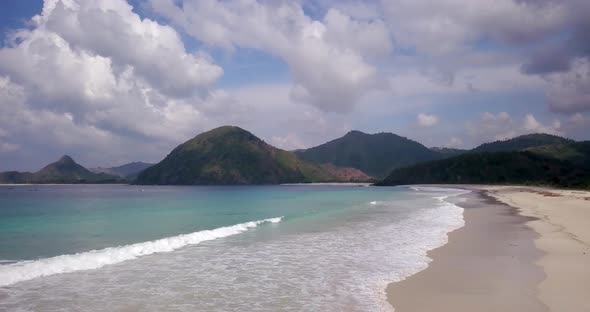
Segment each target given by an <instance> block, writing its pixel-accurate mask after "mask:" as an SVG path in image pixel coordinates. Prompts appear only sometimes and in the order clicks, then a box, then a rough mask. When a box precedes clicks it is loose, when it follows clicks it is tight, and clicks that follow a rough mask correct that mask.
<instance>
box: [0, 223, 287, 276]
mask: <svg viewBox="0 0 590 312" xmlns="http://www.w3.org/2000/svg"><path fill="white" fill-rule="evenodd" d="M282 218H283V217H277V218H269V219H264V220H258V221H250V222H245V223H240V224H235V225H231V226H225V227H220V228H216V229H212V230H204V231H199V232H193V233H189V234H181V235H177V236H172V237H167V238H162V239H158V240H153V241H148V242H142V243H136V244H131V245H125V246H119V247H109V248H105V249H100V250H91V251H88V252H82V253H77V254H70V255H61V256H56V257H51V258H45V259H39V260H34V261H20V262H17V263H12V264H6V265H0V286H7V285H11V284H14V283H18V282H22V281H27V280H30V279H34V278H38V277H43V276H50V275H55V274H60V273H69V272H75V271H81V270H92V269H98V268H101V267H103V266H105V265H109V264H115V263H119V262H123V261H127V260H132V259H136V258H138V257H141V256H147V255H151V254H155V253H163V252H171V251H174V250H177V249H179V248H182V247H185V246H188V245H196V244H199V243H201V242H204V241H210V240H214V239H217V238H222V237H227V236H231V235H236V234H240V233H242V232H245V231H247V230H248V229H250V228H255V227H256V226H258V225H259V224H262V223H278V222H281V220H282Z"/></svg>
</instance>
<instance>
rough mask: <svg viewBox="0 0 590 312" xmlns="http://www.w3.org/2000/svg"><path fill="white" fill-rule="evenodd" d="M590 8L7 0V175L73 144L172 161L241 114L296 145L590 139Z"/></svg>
mask: <svg viewBox="0 0 590 312" xmlns="http://www.w3.org/2000/svg"><path fill="white" fill-rule="evenodd" d="M44 7H45V11H43V12H44V13H42V9H43V8H44ZM589 13H590V5H588V4H587V3H586V2H585V1H578V0H567V1H552V0H549V1H543V2H538V1H515V0H481V1H477V2H473V1H468V0H465V1H456V0H453V1H451V0H441V1H438V2H437V3H436V4H435V5H433V4H432V3H430V2H426V1H415V2H407V1H398V0H382V1H378V0H375V1H353V0H351V1H347V0H343V1H330V0H317V1H273V2H268V1H245V0H236V1H218V0H208V1H198V0H132V1H125V0H110V1H103V0H97V1H90V2H88V1H81V0H46V1H32V0H29V1H17V0H7V1H2V2H0V36H1V37H2V46H1V47H0V171H2V170H9V169H18V170H36V169H38V168H39V167H41V166H42V165H44V164H46V163H48V162H49V161H52V160H54V159H57V158H59V156H60V155H62V154H66V153H67V154H70V155H72V156H74V158H75V159H77V160H78V161H80V162H81V163H82V164H84V165H86V166H110V165H117V164H121V163H124V162H129V161H137V160H142V161H158V160H160V159H161V158H162V157H164V156H165V155H166V154H167V153H168V152H169V150H170V149H171V148H173V147H174V146H176V145H178V144H179V143H182V142H183V141H184V140H186V139H188V138H191V137H193V136H194V135H196V134H198V133H200V132H202V131H206V130H209V129H211V128H213V127H216V126H220V125H225V124H233V125H238V126H241V127H244V128H246V129H248V130H250V131H252V132H253V133H254V134H256V135H258V136H260V137H262V138H263V139H264V140H266V141H267V142H269V143H271V144H274V145H276V146H278V147H281V148H284V149H295V148H305V147H311V146H314V145H317V144H321V143H323V142H325V141H328V140H331V139H334V138H337V137H339V136H342V135H343V134H345V133H346V132H347V131H349V130H352V129H356V130H361V131H365V132H369V133H374V132H394V133H397V134H400V135H403V136H406V137H409V138H411V139H414V140H417V141H419V142H421V143H423V144H425V145H427V146H448V147H459V148H471V147H474V146H476V145H478V144H481V143H483V142H486V141H490V140H496V139H502V138H506V137H512V136H516V135H520V134H525V133H532V132H547V133H552V134H557V135H562V136H567V137H571V138H574V139H577V140H587V139H589V138H590V137H589V134H588V133H590V131H589V130H590V114H589V113H588V112H589V111H590V101H588V98H590V94H589V92H590V91H588V90H590V62H589V55H588V51H590V47H589V46H588V42H590V40H588V39H589V38H588V35H587V34H588V33H589V32H590V26H589V25H590V23H588V22H587V21H586V20H587V18H586V17H587V16H588V14H589ZM15 36H16V37H17V39H16V40H14V41H13V40H11V39H12V38H13V37H15Z"/></svg>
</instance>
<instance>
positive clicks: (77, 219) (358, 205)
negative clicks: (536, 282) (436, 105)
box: [0, 185, 462, 311]
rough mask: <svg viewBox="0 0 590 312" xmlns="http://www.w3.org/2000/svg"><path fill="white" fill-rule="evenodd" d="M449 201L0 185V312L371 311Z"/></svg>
mask: <svg viewBox="0 0 590 312" xmlns="http://www.w3.org/2000/svg"><path fill="white" fill-rule="evenodd" d="M453 194H459V192H457V191H455V190H443V189H427V188H424V189H421V190H411V189H405V188H376V187H360V186H253V187H172V186H170V187H163V186H148V187H146V186H123V185H77V186H16V187H7V186H3V187H0V260H1V261H2V262H1V263H2V265H0V286H1V287H0V310H3V309H6V310H10V311H40V310H43V311H64V310H65V311H80V310H84V311H103V310H104V306H105V304H108V306H109V307H111V308H110V309H109V310H141V311H162V310H174V311H244V310H247V311H276V310H284V311H288V310H292V311H301V310H308V311H339V310H342V309H345V310H347V311H378V310H388V309H389V307H388V306H387V305H386V304H385V303H384V295H383V290H384V287H385V285H386V284H387V283H388V282H391V281H395V280H399V279H401V278H403V277H405V276H407V275H410V274H413V273H415V272H417V271H419V270H421V269H423V268H425V267H426V266H427V264H428V262H429V259H428V258H427V257H426V251H428V250H429V249H432V248H435V247H437V246H439V245H441V244H444V242H445V241H446V233H447V232H448V231H450V230H452V229H454V228H456V227H459V226H461V225H462V210H461V209H460V208H458V207H457V206H455V205H453V204H451V203H449V202H446V201H444V200H443V199H444V197H445V196H448V195H453Z"/></svg>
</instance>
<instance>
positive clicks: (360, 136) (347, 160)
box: [295, 131, 445, 177]
mask: <svg viewBox="0 0 590 312" xmlns="http://www.w3.org/2000/svg"><path fill="white" fill-rule="evenodd" d="M295 153H296V154H297V155H298V156H299V157H301V158H302V159H304V160H308V161H312V162H315V163H320V164H321V163H331V164H333V165H336V166H339V167H352V168H357V169H360V170H362V171H363V172H365V173H367V174H369V175H371V176H374V177H384V176H386V175H387V174H388V173H389V172H391V170H392V169H395V168H399V167H403V166H408V165H411V164H415V163H417V162H420V161H426V160H432V159H440V158H443V157H445V156H444V155H442V154H440V153H438V152H436V151H433V150H430V149H429V148H427V147H425V146H424V145H422V144H420V143H418V142H416V141H412V140H409V139H407V138H404V137H401V136H398V135H395V134H393V133H377V134H367V133H363V132H360V131H350V132H348V133H347V134H346V135H345V136H343V137H341V138H338V139H335V140H332V141H330V142H327V143H324V144H322V145H319V146H316V147H312V148H309V149H306V150H298V151H296V152H295Z"/></svg>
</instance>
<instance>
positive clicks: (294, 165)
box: [136, 126, 368, 185]
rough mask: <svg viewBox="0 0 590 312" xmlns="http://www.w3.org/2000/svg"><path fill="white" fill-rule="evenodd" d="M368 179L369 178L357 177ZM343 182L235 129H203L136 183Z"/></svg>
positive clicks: (143, 172) (328, 172) (239, 129)
mask: <svg viewBox="0 0 590 312" xmlns="http://www.w3.org/2000/svg"><path fill="white" fill-rule="evenodd" d="M359 178H363V179H364V178H368V177H366V176H365V177H359ZM328 181H342V180H340V178H339V176H338V175H336V174H334V173H332V172H330V171H329V170H326V169H325V168H322V167H321V166H318V165H314V164H310V163H307V162H305V161H302V160H300V159H299V158H298V157H297V156H296V155H295V154H294V153H292V152H288V151H284V150H281V149H278V148H275V147H273V146H270V145H268V144H266V143H265V142H264V141H262V140H261V139H259V138H258V137H256V136H255V135H253V134H252V133H250V132H248V131H246V130H243V129H241V128H239V127H231V126H224V127H219V128H216V129H213V130H211V131H208V132H205V133H201V134H199V135H197V136H196V137H194V138H193V139H191V140H189V141H187V142H185V143H183V144H181V145H180V146H178V147H176V148H175V149H174V150H173V151H172V152H171V153H170V154H169V155H168V156H166V158H165V159H164V160H162V161H161V162H160V163H158V164H156V165H154V166H152V167H150V168H147V169H146V170H144V171H142V172H141V173H140V174H139V175H138V177H137V180H136V183H138V184H184V185H193V184H205V185H206V184H280V183H302V182H328Z"/></svg>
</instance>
